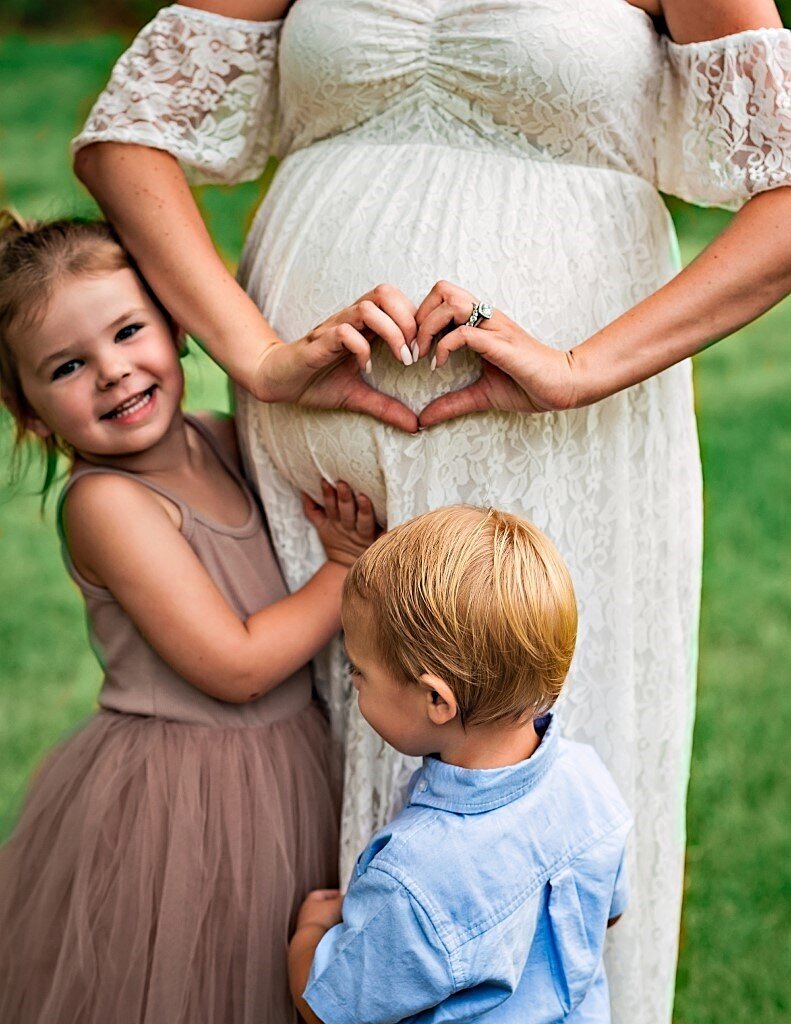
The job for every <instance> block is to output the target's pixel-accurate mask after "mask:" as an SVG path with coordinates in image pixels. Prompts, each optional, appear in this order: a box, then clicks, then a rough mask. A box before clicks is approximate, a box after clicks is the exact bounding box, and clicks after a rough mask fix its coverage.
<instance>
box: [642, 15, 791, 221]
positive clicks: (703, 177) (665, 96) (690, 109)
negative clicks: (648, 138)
mask: <svg viewBox="0 0 791 1024" xmlns="http://www.w3.org/2000/svg"><path fill="white" fill-rule="evenodd" d="M665 47H666V60H665V69H664V77H663V83H662V89H661V94H660V110H659V136H658V139H657V182H656V184H657V187H658V188H660V189H661V190H662V191H663V192H668V193H671V194H672V195H676V196H680V197H681V198H682V199H686V200H688V201H689V202H693V203H698V204H699V205H701V206H724V207H727V208H728V209H738V207H739V206H741V204H742V203H743V202H744V201H745V200H747V199H749V198H750V196H752V195H755V194H756V193H757V192H764V191H766V190H767V189H771V188H777V187H778V186H779V185H789V184H791V32H789V31H788V30H786V29H755V30H752V31H748V32H740V33H738V34H736V35H732V36H726V37H725V38H723V39H713V40H711V41H709V42H704V43H689V44H686V45H683V46H681V45H678V44H676V43H673V42H671V41H670V40H665Z"/></svg>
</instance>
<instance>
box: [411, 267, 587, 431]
mask: <svg viewBox="0 0 791 1024" xmlns="http://www.w3.org/2000/svg"><path fill="white" fill-rule="evenodd" d="M475 302H476V299H475V298H474V296H473V295H472V293H471V292H468V291H465V289H463V288H459V287H458V286H457V285H454V284H450V283H449V282H447V281H438V282H437V283H436V284H435V285H434V287H433V288H432V289H431V291H430V292H429V293H428V295H427V296H426V297H425V299H424V300H423V302H422V303H421V305H420V308H419V309H418V311H417V314H416V317H415V319H416V321H417V324H418V333H417V344H418V348H419V351H420V353H421V355H427V354H428V353H429V351H430V349H431V345H432V339H434V338H435V337H436V336H437V335H438V334H442V332H447V333H445V334H444V335H443V336H442V337H441V338H440V340H439V341H438V342H437V343H436V348H435V350H434V354H433V358H432V368H433V369H434V368H435V369H436V370H437V371H438V372H439V371H441V369H442V367H443V366H444V365H445V363H446V362H447V361H448V358H449V356H450V354H451V352H455V351H457V350H458V349H460V348H464V347H467V348H470V349H472V350H473V351H475V352H477V353H478V354H479V355H480V356H481V357H482V358H483V371H482V373H481V376H480V377H479V378H478V380H476V381H474V382H473V383H472V384H469V385H468V386H467V387H465V388H461V389H460V390H459V391H451V392H448V394H445V395H442V396H441V397H440V398H437V399H435V400H434V401H433V402H430V403H429V404H428V405H427V406H426V408H425V409H424V410H423V411H422V412H421V413H420V417H419V419H420V425H421V427H430V426H434V424H436V423H442V422H443V421H444V420H450V419H454V418H455V417H456V416H463V415H465V414H466V413H470V412H486V411H487V410H490V409H497V410H500V411H502V412H528V413H536V412H550V411H553V410H558V409H571V408H574V407H575V405H576V395H577V382H576V379H575V377H576V376H577V375H578V374H575V364H574V356H573V353H571V352H563V351H559V350H557V349H553V348H550V347H549V346H548V345H542V344H541V342H540V341H537V340H536V339H535V338H534V337H532V335H530V334H528V333H527V331H525V330H523V328H521V327H520V326H519V325H518V324H515V323H514V322H513V320H509V319H508V317H507V316H506V315H505V314H504V313H501V312H500V311H499V310H495V311H494V313H493V315H492V318H491V319H490V320H481V321H479V323H478V326H477V327H466V326H455V327H454V325H460V324H461V325H463V324H466V322H467V320H468V319H469V317H470V313H471V312H472V308H473V305H474V304H475Z"/></svg>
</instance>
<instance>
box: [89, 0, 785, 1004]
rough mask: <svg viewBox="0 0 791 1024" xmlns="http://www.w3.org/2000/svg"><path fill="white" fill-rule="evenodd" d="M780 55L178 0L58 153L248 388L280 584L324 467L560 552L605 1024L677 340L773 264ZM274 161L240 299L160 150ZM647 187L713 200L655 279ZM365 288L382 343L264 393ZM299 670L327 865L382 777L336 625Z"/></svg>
mask: <svg viewBox="0 0 791 1024" xmlns="http://www.w3.org/2000/svg"><path fill="white" fill-rule="evenodd" d="M641 8H645V9H641ZM659 14H664V17H665V19H666V26H667V30H668V32H669V35H667V34H660V33H659V32H658V31H657V27H656V26H657V22H656V21H655V20H654V19H653V18H652V17H651V16H650V15H659ZM790 76H791V45H790V44H789V35H788V33H787V32H785V30H783V29H782V28H781V26H780V21H779V18H778V16H777V12H776V10H775V8H774V5H773V4H772V3H771V2H770V0H738V2H737V0H701V2H699V3H696V4H688V3H686V2H685V0H665V2H664V4H663V10H660V6H659V3H650V2H645V3H643V4H640V5H639V6H638V5H637V4H636V3H635V4H632V3H628V2H626V0H399V2H394V0H297V2H296V3H294V4H293V5H291V6H289V5H288V4H287V3H285V2H282V0H199V2H198V0H196V2H194V3H189V4H181V5H175V6H172V7H168V8H165V9H163V10H162V11H161V12H160V13H159V14H158V15H157V17H156V18H155V19H154V21H153V22H151V24H149V25H148V26H147V27H146V28H145V29H143V31H142V32H141V34H140V35H139V36H138V38H137V39H136V40H135V42H134V43H133V45H132V47H131V48H130V50H129V51H128V52H127V53H126V54H124V56H123V57H122V58H121V60H120V61H119V63H118V65H117V66H116V68H115V70H114V72H113V76H112V79H111V81H110V83H109V85H108V87H107V89H106V90H105V92H104V93H103V94H102V95H101V96H100V98H99V100H98V101H97V103H96V106H95V107H94V109H93V111H92V113H91V115H90V118H89V120H88V122H87V124H86V126H85V129H84V131H83V132H82V134H81V135H80V136H79V138H78V139H77V142H76V147H77V149H78V156H77V170H78V173H79V174H80V176H81V177H82V178H83V180H84V181H85V182H86V183H87V184H88V186H89V187H90V189H91V191H92V192H93V193H94V194H95V195H96V196H97V198H98V199H99V201H100V202H101V204H102V206H103V207H104V209H105V210H106V212H107V214H108V216H109V217H110V218H111V220H112V221H113V223H114V224H115V225H116V227H117V228H118V230H119V232H120V234H121V236H122V237H123V239H124V241H125V243H126V244H127V246H128V247H129V249H130V250H131V251H132V252H133V253H134V254H135V256H136V258H137V259H138V260H139V262H140V264H141V267H142V269H143V271H144V273H145V274H146V276H147V277H148V278H149V279H150V280H151V282H152V284H153V286H154V287H155V289H156V291H157V293H158V294H159V295H160V296H161V297H162V299H163V300H164V301H165V302H166V304H167V306H168V307H169V309H170V310H171V312H172V313H173V315H174V316H175V317H176V318H177V319H178V320H179V321H180V322H181V323H182V324H183V325H184V326H185V327H186V328H187V329H188V330H190V331H192V332H194V333H195V334H197V335H198V336H199V337H200V338H201V339H202V340H203V341H204V342H205V344H206V345H207V347H208V348H209V350H210V351H211V352H212V353H213V355H214V356H215V357H216V358H217V359H218V360H219V361H220V362H221V363H222V364H223V365H224V366H225V367H226V369H227V370H228V371H229V372H230V373H231V375H232V376H233V377H234V378H235V379H236V380H237V382H238V383H240V384H241V385H243V386H244V387H246V388H247V389H248V390H249V391H251V392H253V393H254V394H255V395H257V396H258V397H259V398H264V399H267V400H268V401H267V403H266V404H263V403H262V402H259V401H256V399H255V398H254V397H252V396H251V395H249V394H246V393H245V392H244V391H242V390H240V391H239V394H238V398H239V405H240V409H239V415H240V421H241V424H242V431H243V442H244V445H245V446H246V451H247V456H248V465H249V469H250V471H251V473H252V475H253V476H254V477H255V479H256V480H257V483H258V486H259V489H260V492H261V495H262V497H263V499H264V502H265V504H266V510H267V514H268V517H269V522H270V525H271V529H272V533H273V535H274V540H275V544H276V546H277V548H278V550H279V552H280V553H281V555H282V562H283V565H284V566H287V567H290V568H291V569H293V572H292V577H291V579H290V580H289V583H290V585H291V586H292V587H296V586H298V585H300V584H301V583H302V582H303V581H304V580H305V579H306V578H307V577H308V576H309V575H310V574H311V573H312V572H313V571H314V570H315V568H316V566H317V565H318V561H319V559H320V557H321V549H320V546H319V544H318V541H317V538H316V537H315V536H314V535H313V533H312V531H311V530H310V528H309V527H308V525H307V524H306V523H305V521H304V519H303V517H302V515H301V511H300V502H299V493H298V492H299V490H300V489H301V488H302V489H306V490H308V491H310V492H311V493H312V494H313V496H314V497H315V498H317V499H318V498H320V496H321V492H320V486H319V484H320V480H321V478H322V477H325V478H327V479H329V480H331V481H337V480H339V479H343V480H346V481H348V482H349V483H350V484H351V485H352V486H353V487H355V488H356V489H358V490H360V491H363V492H364V493H366V494H369V495H371V497H372V498H373V499H374V501H375V504H376V508H377V511H378V513H379V514H380V516H382V517H383V518H384V517H386V519H387V522H388V523H389V524H391V525H392V524H395V523H398V522H400V521H403V520H404V519H407V518H409V517H410V516H412V515H414V514H416V513H418V512H422V511H424V510H426V509H429V508H435V507H438V506H441V505H446V504H449V503H452V502H459V501H467V502H474V503H487V504H488V503H490V504H493V505H497V506H500V507H502V508H506V509H509V510H511V511H514V512H519V513H521V514H524V515H526V516H528V517H529V518H531V519H532V520H534V521H535V522H536V523H537V524H538V525H539V526H540V527H541V528H542V529H543V530H545V531H546V532H547V533H548V534H549V535H550V536H551V537H552V539H553V540H554V541H555V542H556V544H557V545H558V547H559V548H560V550H561V552H562V554H563V556H564V558H565V559H566V561H567V563H568V564H569V566H570V567H571V570H572V575H573V577H574V582H575V586H576V588H577V593H578V597H579V603H580V613H581V624H582V630H581V635H580V641H579V645H578V655H577V657H576V660H575V664H574V666H573V669H572V676H571V682H570V685H569V688H568V690H569V692H568V697H567V699H566V701H565V704H564V705H563V707H562V709H561V710H560V717H561V720H562V724H563V728H564V730H565V733H566V735H568V736H570V737H571V738H573V739H578V740H584V741H586V742H589V743H592V744H593V745H594V746H595V747H596V749H597V750H598V751H599V753H600V754H601V756H602V757H603V759H604V760H605V762H606V763H607V765H608V767H609V768H610V770H611V771H612V773H613V774H614V776H615V778H616V779H617V781H618V783H619V785H620V787H621V789H622V791H623V793H624V795H625V796H626V797H627V800H628V802H629V803H630V805H631V807H632V809H633V811H634V813H635V816H636V830H635V836H634V841H633V849H632V864H631V878H632V900H631V903H630V909H629V912H628V914H626V915H625V916H624V919H623V921H622V922H621V923H620V924H619V925H618V927H617V928H615V929H613V931H612V934H611V936H610V942H611V947H610V949H609V951H608V973H609V976H610V979H611V987H612V997H613V1005H614V1014H615V1020H616V1021H617V1022H619V1024H665V1022H667V1021H668V1019H669V1015H670V1009H671V1005H672V994H673V977H674V969H675V960H676V951H677V939H678V921H679V910H680V904H681V888H682V872H683V856H684V801H685V792H686V785H687V777H688V769H689V751H690V741H691V734H692V721H693V710H694V682H695V659H696V635H697V618H698V600H699V585H700V548H701V481H700V466H699V458H698V448H697V437H696V431H695V421H694V415H693V401H692V387H691V372H690V364H689V362H688V361H687V357H688V356H690V355H692V354H693V353H694V352H696V351H698V350H700V349H701V348H703V347H705V346H706V345H707V344H709V343H711V342H712V341H714V340H716V339H718V338H721V337H723V336H724V335H727V334H729V333H730V332H732V331H733V330H735V329H736V328H737V327H739V326H740V325H742V324H743V323H745V322H746V321H748V320H750V319H752V318H753V317H755V316H757V315H759V314H760V313H761V312H762V311H764V310H765V309H767V308H768V307H769V306H771V305H772V304H773V303H774V302H776V301H778V300H779V299H780V298H781V296H782V295H784V294H785V293H786V292H787V291H788V289H789V287H791V242H789V236H788V232H787V230H784V223H785V224H786V225H787V223H788V217H789V212H791V190H789V189H786V188H781V187H780V186H783V185H785V184H788V183H789V182H791V156H790V155H789V150H788V146H789V138H791V99H790V98H789V77H790ZM272 152H274V153H276V154H277V155H278V156H279V157H280V158H281V163H280V165H279V168H278V170H277V173H276V176H275V179H274V182H273V184H272V186H271V188H270V190H269V192H268V194H267V196H266V199H265V200H264V202H263V204H262V205H261V208H260V209H259V211H258V214H257V216H256V219H255V222H254V224H253V226H252V228H251V230H250V234H249V237H248V239H247V244H246V247H245V251H244V255H243V258H242V263H241V268H240V282H241V284H242V285H243V288H244V291H243V290H242V288H240V287H239V286H238V285H237V283H236V282H235V281H234V280H233V278H232V277H231V276H230V275H229V274H228V272H227V270H226V269H225V268H224V266H223V264H222V263H221V261H220V259H219V258H218V256H217V255H216V253H215V251H214V249H213V248H212V245H211V242H210V239H209V237H208V234H207V232H206V230H205V228H204V226H203V224H202V222H201V220H200V217H199V215H198V213H197V210H196V207H195V205H194V203H193V201H192V198H191V195H190V192H189V189H188V186H187V183H186V179H185V176H184V171H186V173H187V175H188V176H189V177H190V178H191V180H193V181H214V182H233V181H240V180H244V179H250V178H256V177H257V176H258V175H260V173H261V171H262V169H263V166H264V164H265V162H266V159H267V157H268V155H269V154H270V153H272ZM657 189H662V190H664V191H666V192H669V193H673V194H675V195H679V196H682V197H684V198H685V199H688V200H692V201H695V202H701V203H710V204H719V205H723V206H728V207H730V208H734V209H735V208H739V207H742V206H743V208H742V209H741V210H740V212H739V213H738V214H737V216H736V217H735V218H734V220H733V222H732V224H731V225H730V227H729V228H728V229H727V230H726V231H725V233H724V234H723V235H722V236H721V237H720V238H719V239H717V240H716V241H715V242H714V243H713V244H712V246H711V247H710V248H709V249H708V250H707V251H706V252H705V253H704V254H703V255H702V256H701V257H699V258H698V260H697V261H695V263H693V264H692V265H691V266H690V267H688V268H687V269H685V270H684V271H682V272H680V273H679V262H678V255H677V248H676V243H675V237H674V234H673V228H672V225H671V222H670V219H669V217H668V214H667V211H666V209H665V207H664V205H663V203H662V200H661V199H660V196H659V194H658V191H657ZM438 279H442V283H440V284H436V282H437V281H438ZM381 282H386V283H387V284H388V285H389V286H391V287H390V288H379V289H375V290H373V291H372V289H374V286H375V285H377V284H379V283H381ZM445 282H452V284H447V283H445ZM394 289H400V292H397V291H395V290H394ZM401 293H403V295H402V294H401ZM364 294H368V298H367V299H366V301H365V303H363V304H362V307H361V306H360V305H357V306H355V307H353V310H352V312H351V313H349V314H348V319H349V320H350V327H349V329H348V330H349V344H350V345H354V344H356V343H357V342H358V341H359V335H358V334H356V332H355V330H354V328H361V327H362V325H363V320H365V321H366V322H367V323H368V325H369V326H374V329H375V324H376V323H378V322H381V323H382V325H383V328H382V333H384V334H385V335H386V336H387V338H388V344H389V347H390V351H388V350H387V349H385V348H384V347H381V348H379V349H377V348H376V347H375V348H374V352H373V357H372V366H370V367H366V370H365V371H364V373H363V379H361V378H360V377H358V376H357V368H356V366H357V364H356V363H355V362H354V361H353V360H352V359H351V357H350V358H349V359H348V360H347V361H346V362H343V363H340V364H339V365H338V366H337V367H336V368H335V369H334V370H333V371H332V372H331V373H329V374H324V375H321V376H319V377H317V379H316V380H315V381H311V382H308V383H307V384H306V386H299V387H297V386H295V385H293V382H291V381H289V380H288V379H287V378H288V373H287V370H286V369H284V367H285V366H286V364H287V361H288V356H287V354H284V353H287V350H288V346H287V345H283V344H282V343H283V342H286V343H297V344H301V345H305V344H309V341H310V336H311V335H310V332H311V329H313V328H314V327H315V326H316V325H317V324H320V323H321V322H322V321H324V320H326V318H327V317H329V316H330V314H333V313H335V312H336V311H337V310H339V309H341V308H342V307H346V306H348V304H349V302H350V301H352V300H354V299H355V298H356V297H357V296H360V295H364ZM248 296H249V297H248ZM251 299H252V301H251ZM473 300H487V301H488V302H490V303H491V304H492V306H493V307H494V312H493V315H492V317H491V319H488V320H487V319H485V318H484V319H482V320H481V321H480V322H479V324H478V325H477V326H474V327H467V328H464V329H463V330H461V331H460V332H456V333H452V334H449V335H447V337H446V339H445V340H444V341H443V342H442V343H441V344H440V347H439V349H438V350H437V351H436V356H437V363H438V366H437V369H436V370H434V371H432V369H431V366H432V357H433V356H434V355H435V351H434V347H431V348H430V335H433V334H435V333H437V332H438V331H439V330H440V329H441V328H442V327H444V326H445V325H446V324H448V323H449V322H450V321H451V320H453V322H454V323H456V324H457V325H458V324H463V323H464V322H465V321H466V320H467V319H468V317H469V316H470V313H471V311H472V302H473ZM259 311H260V312H259ZM385 311H387V312H389V313H390V314H391V315H392V319H391V318H390V317H388V316H387V315H385ZM415 311H417V319H418V321H419V322H420V323H421V324H422V325H423V327H422V329H421V332H420V333H419V334H418V335H417V346H416V347H415V349H414V351H411V346H412V344H413V343H414V342H415V323H414V320H413V315H414V314H415ZM261 314H263V317H262V316H261ZM377 317H379V318H381V319H380V320H377ZM370 333H371V332H370V331H368V332H366V337H367V336H370ZM355 339H357V340H355ZM404 345H406V346H407V347H406V348H404V347H403V346H404ZM449 348H453V349H455V351H453V353H452V354H451V355H450V358H448V359H446V356H447V351H448V349H449ZM394 352H395V353H397V354H398V353H400V361H399V360H397V359H396V358H394V357H393V353H394ZM415 356H418V357H419V358H417V359H415ZM479 378H480V379H479ZM365 385H368V386H369V387H366V386H365ZM371 388H372V389H375V391H377V392H379V393H384V394H386V395H389V396H394V397H395V398H396V399H398V400H399V401H400V403H403V404H402V405H399V404H398V403H397V402H393V401H390V402H386V401H385V400H384V399H382V398H381V397H380V398H377V396H376V394H375V393H374V391H372V390H371ZM451 392H452V393H453V394H448V393H451ZM446 395H447V396H448V397H443V396H446ZM278 399H284V401H282V402H280V403H279V404H278V402H277V400H278ZM273 401H274V404H273ZM432 403H433V404H432ZM427 406H430V408H428V409H427V411H426V412H425V413H424V416H423V420H422V422H423V425H424V427H425V429H423V430H421V431H420V432H417V433H416V432H414V431H415V427H416V423H417V421H416V419H415V416H414V415H413V414H417V413H420V412H421V410H423V409H424V408H426V407H427ZM319 407H321V408H319ZM332 407H334V408H332ZM405 407H406V408H405ZM350 410H363V411H364V412H369V413H374V414H375V415H377V414H378V416H379V419H378V420H377V419H376V418H374V416H371V415H364V414H363V412H361V411H350ZM408 410H411V411H408ZM468 413H475V414H474V415H467V414H468ZM382 420H387V421H388V422H386V423H385V422H382ZM394 424H400V426H402V427H404V428H405V429H399V428H398V426H396V425H394ZM317 672H318V678H319V683H320V685H321V686H322V688H323V691H324V693H325V694H326V696H327V698H328V701H329V705H330V709H331V712H332V715H333V719H334V724H335V727H336V729H337V730H338V732H339V734H342V735H343V737H344V742H345V748H346V769H347V776H346V780H347V781H346V791H345V802H344V811H343V823H342V824H343V836H344V839H343V851H342V852H343V858H342V865H343V866H342V871H343V873H344V875H346V873H347V872H348V871H349V868H350V864H351V863H352V858H353V857H354V856H355V855H356V853H357V851H358V850H359V849H361V848H362V847H363V846H364V844H365V842H366V840H367V838H368V836H369V834H370V831H371V830H372V829H373V828H374V827H375V826H376V825H378V824H379V823H380V822H382V821H383V820H384V819H385V818H386V817H387V816H388V814H389V813H390V812H391V809H392V807H393V805H394V803H395V802H397V800H398V798H399V791H400V787H401V784H402V781H403V778H404V775H405V773H406V772H407V770H408V767H409V766H408V765H405V764H404V761H403V759H402V758H400V757H399V756H398V755H396V754H395V753H394V751H392V750H390V749H389V748H387V747H384V746H383V745H382V743H381V741H379V740H378V739H377V738H376V737H374V735H373V734H372V733H371V732H370V731H369V730H368V729H367V728H366V727H364V724H363V723H362V721H361V719H360V718H359V716H358V714H357V712H356V708H355V706H354V701H353V699H352V698H351V695H350V692H349V691H350V688H349V686H348V682H347V678H346V674H345V669H344V666H343V660H342V657H341V655H340V649H339V646H338V645H336V646H335V647H334V648H333V650H332V651H331V652H329V653H328V656H327V658H326V659H325V661H324V662H323V663H322V664H321V665H320V666H318V669H317Z"/></svg>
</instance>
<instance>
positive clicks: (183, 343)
mask: <svg viewBox="0 0 791 1024" xmlns="http://www.w3.org/2000/svg"><path fill="white" fill-rule="evenodd" d="M168 322H169V324H170V333H171V334H172V335H173V342H174V344H175V346H176V351H177V352H178V354H179V359H183V358H184V356H186V355H187V353H188V352H189V349H188V347H187V342H188V340H189V335H188V334H187V332H186V331H185V330H184V328H183V327H182V326H181V324H179V323H177V322H176V321H175V320H174V319H173V317H171V316H169V317H168Z"/></svg>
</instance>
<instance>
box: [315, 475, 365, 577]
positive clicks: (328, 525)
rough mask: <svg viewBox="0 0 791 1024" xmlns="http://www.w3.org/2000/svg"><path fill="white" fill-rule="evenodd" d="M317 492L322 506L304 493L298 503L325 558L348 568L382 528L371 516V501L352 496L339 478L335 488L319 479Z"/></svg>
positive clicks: (361, 496)
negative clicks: (321, 495) (321, 497)
mask: <svg viewBox="0 0 791 1024" xmlns="http://www.w3.org/2000/svg"><path fill="white" fill-rule="evenodd" d="M321 492H322V494H323V496H324V507H322V506H321V505H318V504H316V502H315V501H313V499H312V498H310V497H309V496H308V495H307V494H303V496H302V507H303V509H304V510H305V515H306V516H307V517H308V519H309V520H310V522H311V523H312V524H313V526H314V527H315V528H316V530H317V532H318V535H319V539H320V540H321V543H322V545H323V547H324V550H325V552H326V554H327V558H328V559H329V561H331V562H338V563H340V564H341V565H344V566H346V567H347V568H349V567H350V566H352V565H353V564H354V562H355V561H356V560H357V559H358V558H359V557H360V555H361V554H362V553H363V552H364V551H365V550H366V548H369V547H370V546H371V544H373V542H374V541H375V540H376V538H377V537H378V536H379V534H380V533H381V532H382V531H381V529H380V528H379V526H378V524H377V522H376V519H375V518H374V509H373V505H372V504H371V501H370V499H369V498H367V497H366V496H365V495H364V494H360V495H358V496H357V497H355V495H354V492H353V491H352V489H351V487H349V485H348V484H347V483H344V482H343V481H342V480H340V481H339V482H338V488H337V490H336V489H335V488H334V487H332V486H331V485H330V484H329V483H327V481H326V480H322V482H321Z"/></svg>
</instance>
